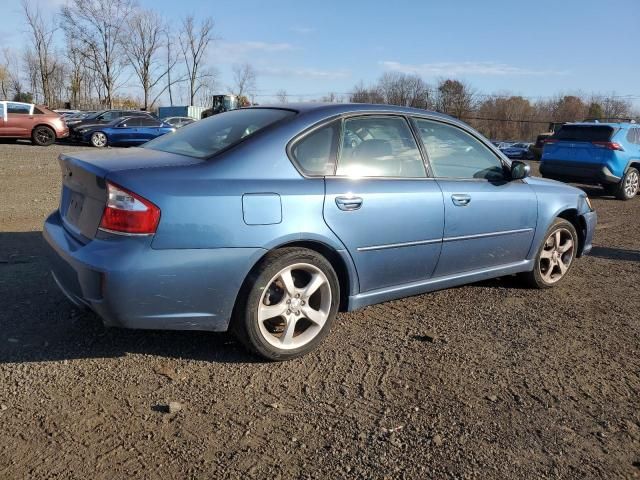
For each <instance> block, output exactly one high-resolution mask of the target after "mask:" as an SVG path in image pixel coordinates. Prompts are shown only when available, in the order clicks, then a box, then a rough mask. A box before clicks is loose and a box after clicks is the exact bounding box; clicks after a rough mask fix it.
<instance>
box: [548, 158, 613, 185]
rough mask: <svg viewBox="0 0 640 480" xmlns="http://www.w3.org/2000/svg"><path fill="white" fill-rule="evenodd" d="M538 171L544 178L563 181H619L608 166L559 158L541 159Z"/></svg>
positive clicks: (595, 182)
mask: <svg viewBox="0 0 640 480" xmlns="http://www.w3.org/2000/svg"><path fill="white" fill-rule="evenodd" d="M540 173H541V174H542V176H543V177H545V178H552V179H554V180H560V181H563V182H581V183H593V184H601V183H619V182H620V177H618V176H616V175H614V174H613V173H612V172H611V170H609V167H607V166H606V165H602V164H588V163H575V162H566V161H559V160H552V161H548V160H544V159H543V160H542V163H540Z"/></svg>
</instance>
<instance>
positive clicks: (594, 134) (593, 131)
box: [552, 125, 614, 142]
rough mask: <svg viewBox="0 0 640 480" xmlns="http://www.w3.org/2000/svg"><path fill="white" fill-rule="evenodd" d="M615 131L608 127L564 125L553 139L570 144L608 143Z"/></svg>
mask: <svg viewBox="0 0 640 480" xmlns="http://www.w3.org/2000/svg"><path fill="white" fill-rule="evenodd" d="M613 133H614V129H613V128H612V127H609V126H607V125H563V126H562V128H560V130H558V131H557V132H556V133H555V134H554V135H553V137H552V138H555V139H557V140H564V141H568V142H608V141H610V140H611V137H612V136H613Z"/></svg>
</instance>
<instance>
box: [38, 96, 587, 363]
mask: <svg viewBox="0 0 640 480" xmlns="http://www.w3.org/2000/svg"><path fill="white" fill-rule="evenodd" d="M60 165H61V168H62V173H63V180H62V194H61V201H60V208H59V209H58V210H57V211H55V212H53V213H52V214H51V215H50V216H49V218H48V219H47V220H46V222H45V225H44V236H45V238H46V240H47V242H48V244H49V245H50V247H51V251H52V255H51V257H52V269H53V275H54V278H55V280H56V282H57V284H58V285H59V287H60V288H61V290H62V291H63V292H64V293H65V294H66V295H67V297H68V298H69V299H70V300H71V301H72V302H74V303H75V304H76V305H80V306H85V307H88V308H90V309H92V310H93V311H95V312H96V313H97V314H98V315H99V316H100V317H101V318H102V319H103V321H104V323H105V324H106V325H109V326H120V327H129V328H150V329H178V330H188V329H194V330H210V331H225V330H228V329H231V330H233V331H234V332H235V334H236V335H237V336H238V338H239V339H240V340H241V341H242V342H243V343H244V344H245V345H246V346H247V347H248V348H249V349H250V350H251V351H252V352H255V353H257V354H259V355H261V356H262V357H265V358H267V359H272V360H284V359H288V358H292V357H296V356H299V355H302V354H304V353H307V352H309V351H310V350H311V349H313V348H314V347H316V346H317V345H318V344H319V343H320V342H321V341H322V339H323V338H324V337H325V336H326V335H327V334H328V332H329V330H330V328H331V325H332V324H333V322H334V319H335V318H336V315H337V312H338V311H349V310H354V309H358V308H362V307H366V306H367V305H373V304H376V303H379V302H385V301H388V300H393V299H397V298H401V297H406V296H409V295H417V294H421V293H424V292H429V291H433V290H437V289H442V288H448V287H454V286H456V285H462V284H466V283H470V282H477V281H479V280H485V279H488V278H493V277H499V276H504V275H512V274H519V275H520V276H521V277H522V279H523V280H524V281H525V282H527V283H528V284H529V285H531V286H533V287H535V288H547V287H552V286H555V285H557V284H558V283H560V282H561V281H562V280H564V278H565V277H566V275H567V273H568V272H569V271H570V269H571V267H572V265H573V264H574V261H575V259H576V258H578V257H580V256H582V255H584V254H586V253H588V252H589V251H590V249H591V242H592V236H593V232H594V229H595V225H596V213H595V212H594V211H593V209H592V208H591V204H590V201H589V199H588V198H587V196H586V194H585V193H584V192H583V191H581V190H578V189H576V188H574V187H571V186H568V185H565V184H562V183H558V182H555V181H551V180H544V179H540V178H533V177H530V176H529V167H528V166H527V165H526V164H524V163H522V162H518V161H513V162H511V161H509V160H508V159H507V158H506V157H504V156H503V155H502V154H501V153H500V152H499V150H497V149H496V148H495V147H494V146H493V145H492V144H491V143H490V142H489V141H488V140H486V139H485V138H483V137H482V136H481V135H480V134H478V133H477V132H476V131H474V130H473V129H471V128H470V127H468V126H467V125H465V124H463V123H462V122H459V121H457V120H455V119H453V118H450V117H448V116H445V115H441V114H438V113H432V112H428V111H425V110H417V109H410V108H401V107H394V106H382V105H362V104H353V105H349V104H329V105H319V104H302V105H287V106H282V107H280V106H274V107H256V108H246V109H241V110H235V111H231V112H228V113H223V114H219V115H215V116H213V117H210V118H208V119H206V120H202V121H200V122H196V123H194V124H193V125H190V126H188V127H185V128H182V129H180V130H178V131H177V132H175V133H173V134H171V135H167V136H164V137H160V138H157V139H155V140H152V141H150V142H148V143H146V144H145V145H144V146H143V147H142V148H134V149H129V150H127V151H125V152H123V151H106V152H100V153H98V154H96V153H88V152H77V153H73V154H63V155H61V156H60Z"/></svg>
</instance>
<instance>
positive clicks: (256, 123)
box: [144, 108, 295, 158]
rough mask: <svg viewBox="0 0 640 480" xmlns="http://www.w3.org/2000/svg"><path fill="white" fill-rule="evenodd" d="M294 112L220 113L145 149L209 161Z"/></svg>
mask: <svg viewBox="0 0 640 480" xmlns="http://www.w3.org/2000/svg"><path fill="white" fill-rule="evenodd" d="M293 115H295V112H293V111H291V110H280V109H275V108H247V109H241V110H233V111H231V112H226V113H219V114H218V115H214V116H212V117H209V118H207V119H204V120H200V121H197V122H194V123H192V124H190V125H188V126H186V127H183V128H181V129H179V130H177V131H176V132H174V133H170V134H168V135H164V136H162V137H158V138H156V139H155V140H152V141H150V142H147V143H145V144H144V148H150V149H152V150H160V151H162V152H168V153H177V154H179V155H187V156H189V157H196V158H207V157H210V156H212V155H215V154H216V153H218V152H219V151H221V150H224V149H225V148H228V147H230V146H232V145H234V144H236V143H238V142H240V141H241V140H243V139H245V138H247V137H248V136H250V135H252V134H254V133H256V132H257V131H259V130H262V129H263V128H265V127H267V126H269V125H271V124H273V123H275V122H277V121H279V120H282V119H284V118H287V117H291V116H293Z"/></svg>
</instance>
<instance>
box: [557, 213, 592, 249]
mask: <svg viewBox="0 0 640 480" xmlns="http://www.w3.org/2000/svg"><path fill="white" fill-rule="evenodd" d="M556 218H563V219H565V220H567V221H568V222H570V223H571V225H573V228H575V229H576V233H577V234H578V253H577V255H576V256H577V257H581V256H582V252H583V250H584V243H585V239H586V237H587V224H586V222H585V221H584V218H582V216H581V215H580V214H578V209H577V208H567V209H565V210H562V211H561V212H559V213H558V215H557V217H556Z"/></svg>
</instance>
